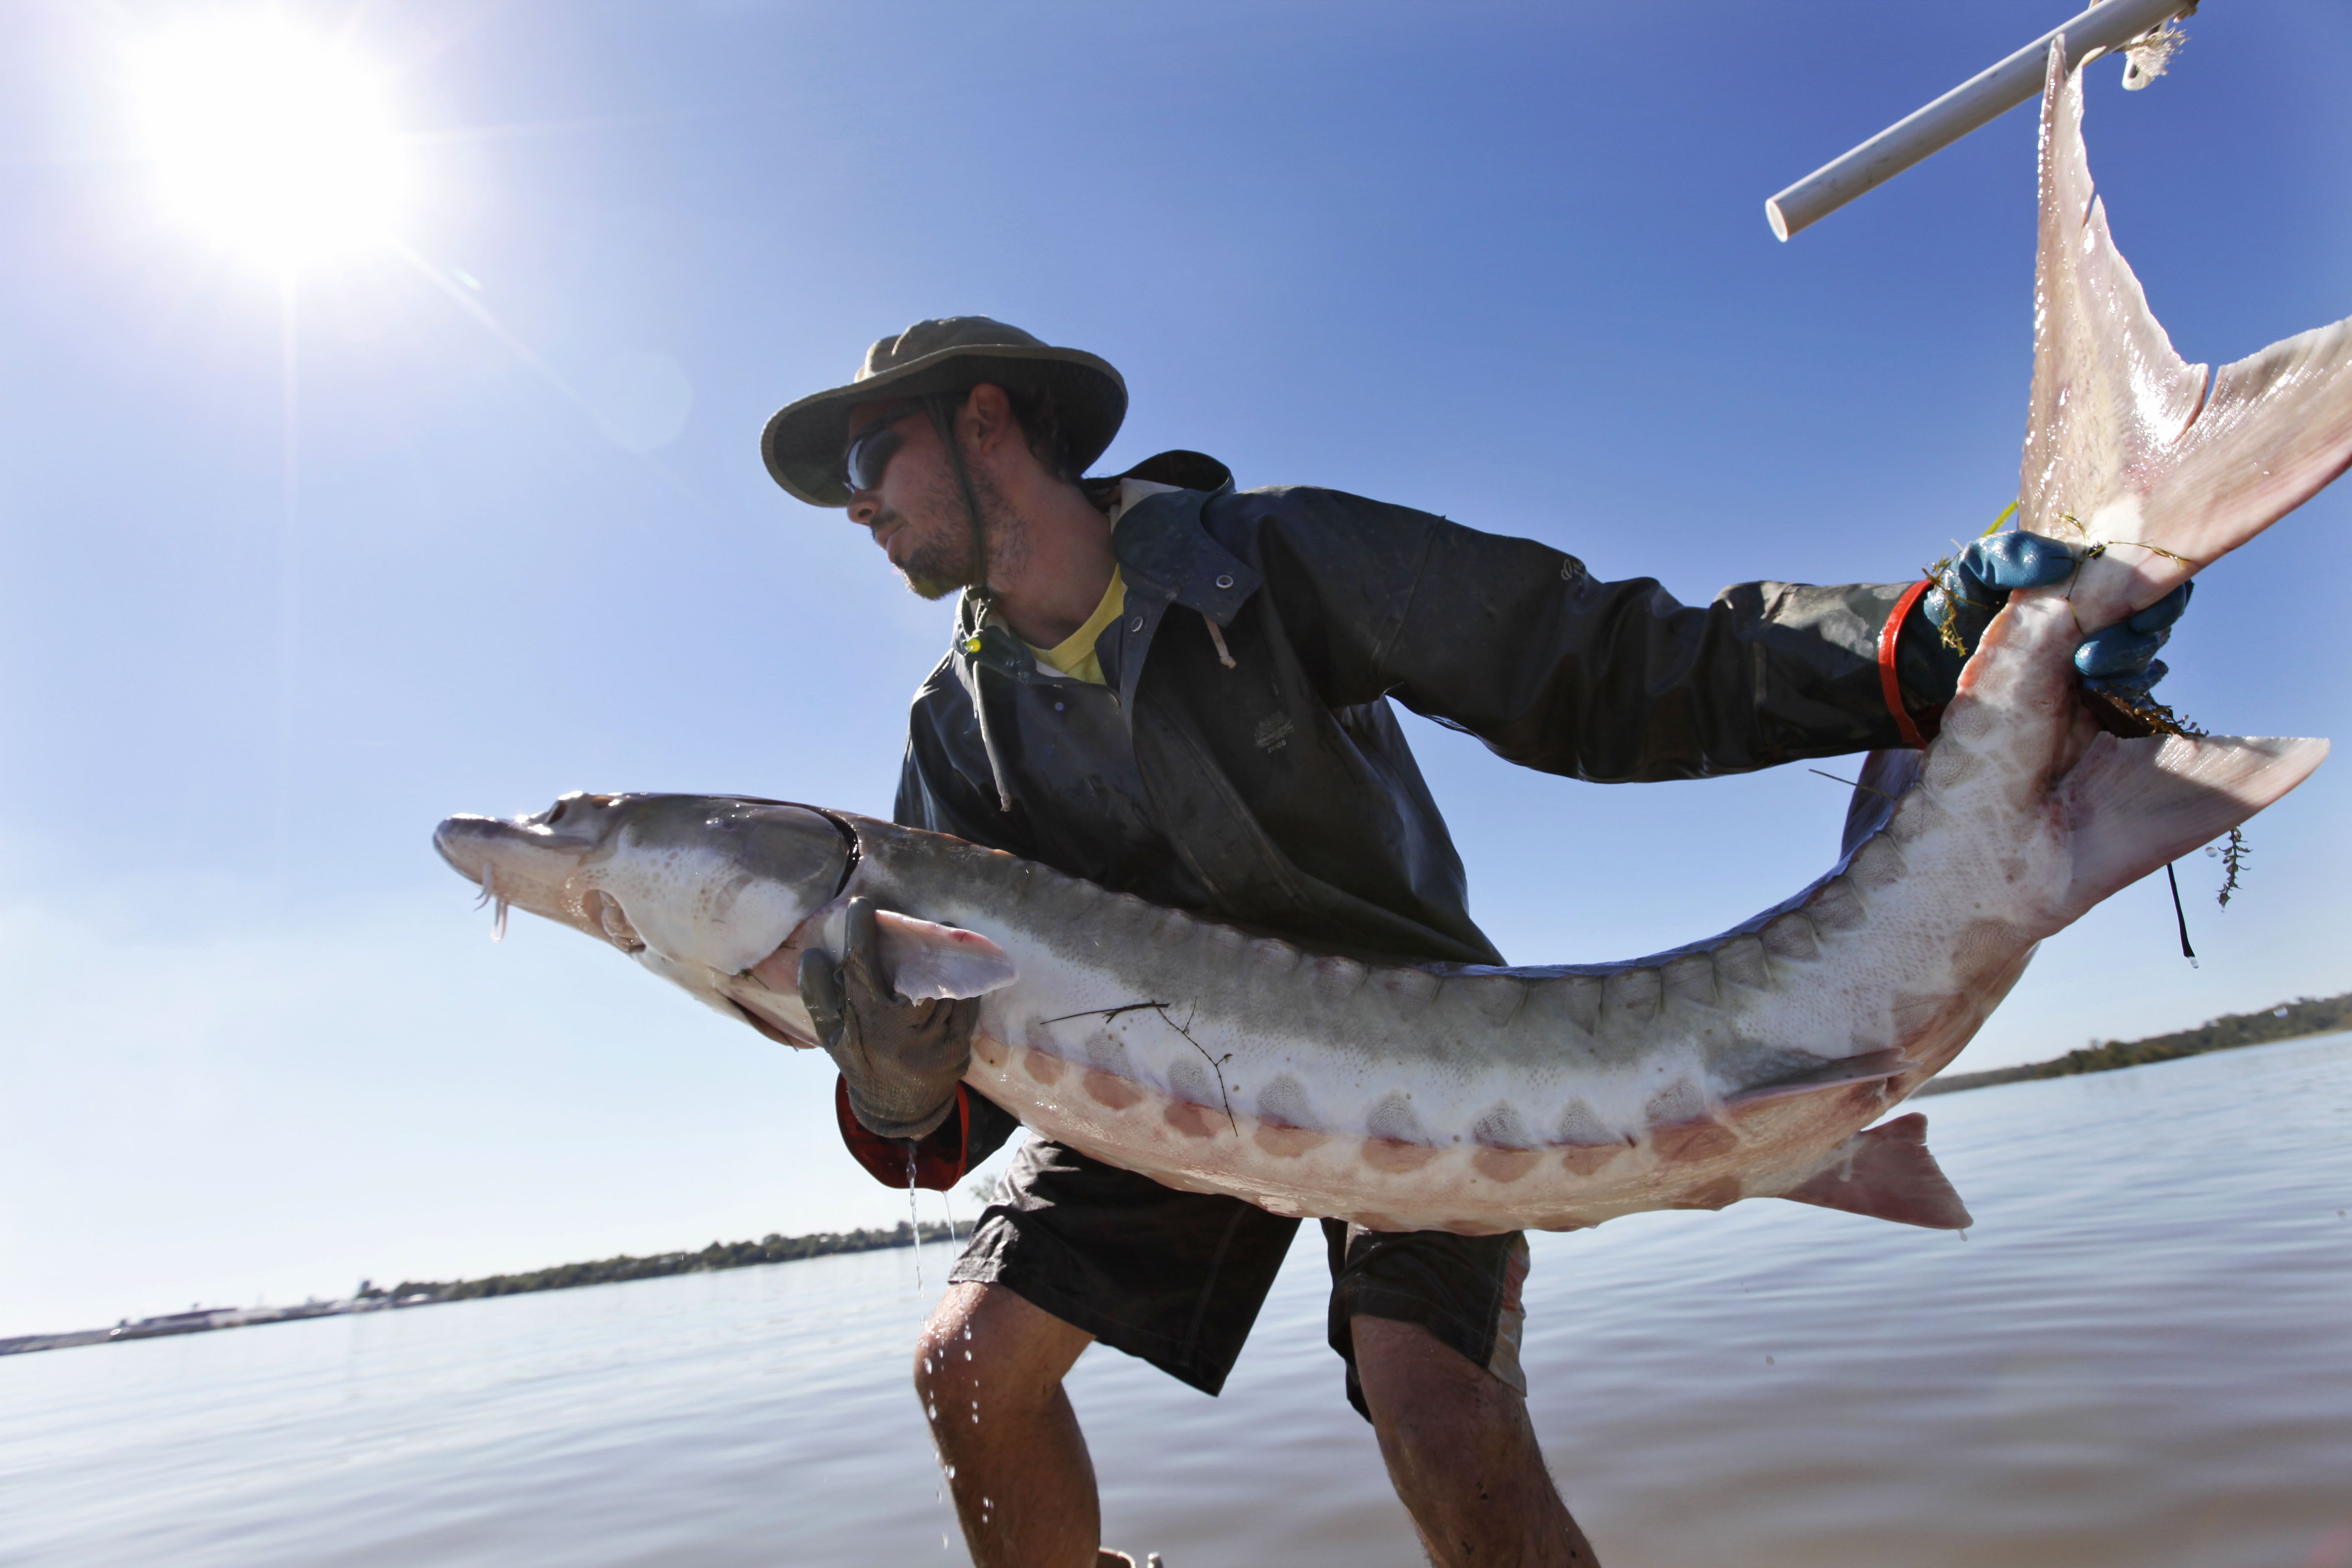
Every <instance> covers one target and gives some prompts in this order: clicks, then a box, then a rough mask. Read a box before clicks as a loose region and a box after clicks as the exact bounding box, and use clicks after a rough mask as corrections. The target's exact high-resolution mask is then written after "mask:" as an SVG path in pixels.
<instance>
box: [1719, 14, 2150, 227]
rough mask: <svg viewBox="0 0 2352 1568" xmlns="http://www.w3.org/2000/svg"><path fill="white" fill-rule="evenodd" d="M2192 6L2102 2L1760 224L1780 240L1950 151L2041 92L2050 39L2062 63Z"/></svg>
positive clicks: (1878, 140)
mask: <svg viewBox="0 0 2352 1568" xmlns="http://www.w3.org/2000/svg"><path fill="white" fill-rule="evenodd" d="M2195 9H2197V0H2104V4H2101V5H2094V6H2092V7H2091V8H2090V9H2089V10H2087V11H2085V12H2084V13H2083V14H2082V15H2081V16H2077V17H2075V18H2074V20H2073V21H2071V22H2068V23H2067V24H2066V25H2065V26H2061V27H2053V28H2052V29H2051V30H2050V31H2049V32H2047V33H2044V34H2042V37H2038V38H2036V39H2034V40H2033V42H2032V43H2030V44H2028V45H2026V46H2025V47H2023V48H2021V49H2020V50H2018V51H2017V53H2015V54H2013V55H2011V56H2010V57H2009V58H2007V59H2005V60H2003V61H2001V62H2000V64H1999V65H1997V66H1994V67H1992V68H1990V69H1989V70H1983V71H1979V72H1978V73H1977V74H1976V75H1975V76H1972V77H1970V78H1969V79H1968V80H1966V81H1964V82H1962V83H1961V84H1960V85H1959V86H1958V87H1956V88H1954V89H1952V90H1951V91H1949V92H1948V93H1946V94H1945V95H1944V96H1943V97H1941V98H1939V99H1937V100H1936V101H1935V102H1933V103H1931V104H1929V105H1927V108H1925V109H1922V110H1918V111H1917V112H1916V113H1914V114H1911V115H1909V116H1907V117H1906V118H1905V119H1902V120H1898V121H1895V123H1894V124H1892V125H1890V126H1888V127H1887V128H1886V129H1885V130H1884V131H1882V132H1879V133H1878V134H1877V135H1875V136H1874V137H1872V138H1871V139H1870V140H1869V141H1867V142H1864V143H1863V144H1862V145H1861V146H1859V147H1857V148H1855V149H1854V150H1853V152H1851V153H1847V154H1846V155H1845V156H1844V157H1843V158H1840V159H1838V160H1836V161H1835V162H1833V163H1824V164H1822V166H1821V167H1820V168H1818V169H1816V170H1814V171H1813V172H1812V173H1811V174H1807V175H1806V176H1805V177H1804V178H1803V179H1801V180H1799V181H1798V182H1797V183H1796V184H1793V185H1790V187H1789V188H1788V189H1787V190H1785V191H1782V192H1781V193H1780V195H1777V196H1774V197H1773V198H1772V199H1771V200H1770V201H1768V202H1766V203H1765V204H1764V221H1765V222H1767V223H1769V224H1770V225H1771V226H1772V232H1773V233H1774V234H1775V235H1777V236H1778V237H1780V238H1781V239H1784V240H1785V239H1787V238H1788V237H1790V235H1792V234H1794V233H1796V232H1797V231H1798V230H1799V229H1801V228H1803V227H1805V226H1807V225H1809V224H1811V223H1814V222H1817V221H1818V220H1820V219H1822V218H1823V217H1826V216H1829V215H1830V214H1831V213H1833V212H1835V211H1837V209H1838V208H1840V207H1842V206H1843V205H1845V204H1846V203H1848V202H1850V201H1852V200H1853V198H1854V197H1856V196H1858V195H1862V194H1863V193H1864V191H1867V190H1871V189H1874V188H1875V187H1876V186H1879V185H1883V184H1885V183H1886V182H1887V181H1889V180H1891V179H1893V178H1894V177H1895V175H1897V174H1901V173H1902V172H1903V171H1904V170H1906V169H1907V168H1909V167H1910V166H1911V165H1912V164H1914V163H1917V162H1918V161H1919V160H1920V159H1922V158H1925V157H1926V156H1927V154H1928V153H1934V152H1937V151H1938V150H1940V149H1942V148H1945V147H1948V146H1950V145H1951V144H1952V143H1953V142H1957V141H1958V140H1959V139H1960V138H1961V137H1963V136H1965V135H1967V134H1968V133H1969V132H1971V131H1974V130H1975V129H1976V128H1977V127H1978V126H1979V125H1982V124H1984V123H1985V122H1986V121H1990V120H1992V119H1993V118H1995V117H1996V116H1998V115H2000V114H2003V113H2006V112H2007V111H2008V110H2012V109H2014V108H2016V107H2017V106H2018V105H2019V104H2021V103H2023V102H2024V101H2025V100H2027V99H2029V98H2032V96H2033V95H2034V94H2036V93H2038V92H2040V91H2041V90H2042V79H2043V78H2044V77H2045V76H2047V75H2048V73H2049V69H2050V40H2051V39H2053V38H2054V37H2057V36H2058V35H2059V34H2061V33H2063V34H2065V35H2066V63H2067V65H2068V66H2070V67H2072V66H2075V65H2079V64H2081V63H2082V59H2083V57H2084V55H2087V54H2089V53H2090V52H2091V51H2092V50H2094V49H2112V48H2114V47H2116V46H2117V45H2118V44H2127V43H2129V42H2131V41H2132V40H2133V39H2134V38H2137V37H2141V36H2142V35H2144V34H2147V33H2152V32H2154V31H2155V30H2156V29H2157V28H2158V27H2160V26H2163V25H2164V24H2165V23H2166V22H2168V21H2169V20H2171V19H2172V18H2173V17H2175V16H2187V15H2188V14H2189V12H2191V11H2194V10H2195Z"/></svg>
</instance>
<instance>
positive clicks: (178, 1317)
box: [0, 1219, 960, 1355]
mask: <svg viewBox="0 0 2352 1568" xmlns="http://www.w3.org/2000/svg"><path fill="white" fill-rule="evenodd" d="M919 1234H920V1237H921V1239H923V1240H925V1241H952V1240H957V1239H960V1237H958V1236H957V1235H956V1233H955V1231H954V1229H953V1228H952V1227H951V1226H946V1225H940V1224H926V1225H924V1226H922V1227H921V1231H920V1233H919ZM917 1235H918V1232H917V1230H916V1227H915V1226H913V1225H912V1224H911V1223H910V1222H908V1221H907V1220H903V1219H902V1220H900V1221H899V1222H898V1224H897V1225H896V1226H892V1227H890V1228H889V1229H887V1230H842V1231H835V1230H827V1231H819V1232H818V1233H816V1234H815V1235H814V1236H776V1235H772V1234H771V1235H768V1236H764V1237H761V1238H760V1239H759V1240H757V1241H735V1242H723V1241H714V1242H712V1243H711V1244H710V1245H709V1247H704V1248H703V1249H702V1250H701V1251H699V1252H657V1253H656V1254H654V1255H653V1256H652V1257H650V1258H630V1257H626V1256H623V1257H619V1258H601V1259H599V1260H597V1261H596V1262H593V1263H559V1264H557V1265H556V1266H555V1267H554V1268H534V1269H531V1270H530V1271H528V1272H526V1273H521V1274H491V1275H488V1276H485V1277H484V1278H482V1279H451V1280H439V1279H426V1280H415V1279H404V1280H402V1281H401V1282H400V1283H399V1284H397V1285H395V1286H394V1287H393V1288H392V1289H389V1290H383V1289H376V1288H375V1287H374V1286H373V1285H371V1284H369V1283H368V1282H367V1281H366V1280H364V1279H362V1280H361V1281H360V1289H359V1290H358V1292H357V1293H356V1294H354V1295H352V1296H348V1297H345V1298H343V1299H341V1300H333V1301H319V1300H311V1301H306V1302H304V1303H302V1304H301V1305H300V1306H299V1307H194V1308H191V1309H190V1310H187V1311H184V1312H171V1313H167V1314H165V1315H164V1316H163V1317H159V1318H142V1319H140V1320H139V1321H136V1322H133V1321H131V1320H130V1319H128V1318H126V1319H124V1320H123V1321H121V1322H119V1323H117V1324H115V1325H114V1327H112V1328H110V1329H81V1330H77V1331H73V1332H71V1333H63V1334H23V1335H19V1336H18V1337H16V1338H15V1339H5V1340H0V1355H25V1354H28V1353H30V1352H34V1351H58V1350H68V1349H71V1348H72V1347H73V1346H76V1345H100V1344H111V1343H113V1342H116V1341H118V1340H153V1339H163V1338H165V1337H167V1336H170V1335H174V1334H201V1333H208V1332H210V1331H213V1330H215V1329H243V1328H250V1327H252V1326H253V1325H255V1324H257V1323H290V1322H297V1321H302V1320H304V1319H308V1318H336V1317H343V1316H347V1315H349V1314H351V1313H353V1312H383V1311H404V1310H407V1309H409V1308H412V1307H436V1306H439V1305H440V1304H441V1303H442V1302H444V1301H471V1300H477V1299H478V1298H481V1297H485V1296H521V1295H528V1294H530V1293H531V1292H532V1291H537V1290H569V1289H573V1288H575V1287H577V1286H582V1285H614V1284H618V1283H620V1282H621V1281H623V1280H626V1279H662V1278H664V1277H665V1276H667V1275H671V1274H712V1273H716V1272H718V1271H719V1270H720V1269H724V1268H756V1267H758V1266H759V1265H761V1264H763V1263H795V1262H798V1261H799V1260H800V1259H802V1258H831V1257H834V1256H835V1255H837V1254H841V1253H848V1252H883V1251H887V1250H888V1249H890V1248H892V1247H912V1246H914V1245H915V1241H916V1238H917Z"/></svg>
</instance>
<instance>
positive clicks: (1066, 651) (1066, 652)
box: [1021, 479, 1176, 686]
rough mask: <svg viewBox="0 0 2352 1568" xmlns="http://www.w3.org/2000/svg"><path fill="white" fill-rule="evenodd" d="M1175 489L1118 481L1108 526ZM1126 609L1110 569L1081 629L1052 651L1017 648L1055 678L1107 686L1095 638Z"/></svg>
mask: <svg viewBox="0 0 2352 1568" xmlns="http://www.w3.org/2000/svg"><path fill="white" fill-rule="evenodd" d="M1175 488H1176V487H1175V486H1174V485H1162V484H1155V483H1153V482H1152V481H1151V480H1150V479H1121V480H1120V481H1119V484H1118V500H1117V501H1116V502H1114V503H1113V504H1112V506H1111V509H1110V521H1111V526H1112V527H1113V528H1117V527H1118V520H1119V519H1120V518H1122V517H1124V516H1126V515H1127V509H1128V508H1129V507H1131V506H1133V505H1134V504H1135V503H1136V502H1137V501H1139V500H1142V499H1143V498H1144V497H1145V496H1152V495H1158V494H1160V492H1161V491H1163V490H1172V489H1175ZM1126 608H1127V579H1126V578H1124V577H1122V576H1120V575H1119V572H1118V567H1117V566H1116V565H1114V566H1113V567H1112V568H1111V569H1110V586H1109V587H1108V588H1105V589H1104V590H1103V596H1102V603H1101V604H1099V605H1096V606H1095V613H1094V614H1093V615H1091V616H1087V624H1086V625H1085V626H1080V627H1079V628H1078V629H1077V630H1076V631H1074V632H1072V633H1071V634H1070V635H1069V636H1068V637H1064V638H1063V639H1062V640H1061V641H1060V642H1058V643H1056V644H1055V646H1053V647H1038V646H1037V645H1036V644H1034V643H1032V642H1027V641H1024V642H1023V643H1022V645H1021V646H1022V647H1025V648H1027V649H1028V650H1029V652H1030V653H1031V654H1032V655H1033V656H1034V658H1036V660H1037V662H1038V663H1039V664H1042V665H1044V666H1045V668H1048V669H1050V670H1053V671H1054V672H1055V673H1056V674H1058V675H1066V676H1068V677H1070V678H1071V679H1073V680H1083V681H1085V682H1087V684H1088V685H1090V686H1102V685H1105V684H1108V683H1107V682H1106V681H1104V679H1103V671H1102V660H1101V659H1100V658H1097V657H1096V655H1095V638H1097V637H1100V636H1102V634H1103V630H1104V628H1105V627H1107V626H1109V625H1110V624H1111V622H1113V621H1115V620H1117V619H1118V617H1119V613H1120V612H1121V611H1123V610H1125V609H1126Z"/></svg>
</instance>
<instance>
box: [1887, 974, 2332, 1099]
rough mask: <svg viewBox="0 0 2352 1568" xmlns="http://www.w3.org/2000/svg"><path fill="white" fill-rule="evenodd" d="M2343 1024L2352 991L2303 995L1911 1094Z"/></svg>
mask: <svg viewBox="0 0 2352 1568" xmlns="http://www.w3.org/2000/svg"><path fill="white" fill-rule="evenodd" d="M2343 1029H2352V993H2347V994H2344V995H2341V996H2322V997H2316V998H2314V997H2310V996H2298V997H2297V998H2295V999H2294V1001H2292V1002H2282V1003H2280V1004H2279V1005H2277V1006H2275V1007H2265V1008H2263V1010H2262V1011H2261V1012H2259V1013H2225V1014H2223V1015H2222V1016H2221V1017H2219V1018H2214V1019H2211V1020H2210V1021H2209V1022H2206V1023H2203V1024H2200V1025H2199V1026H2197V1027H2195V1028H2193V1029H2182V1030H2179V1031H2178V1032H2177V1033H2174V1034H2169V1035H2150V1036H2148V1037H2147V1038H2146V1039H2140V1040H2107V1041H2105V1042H2100V1041H2094V1042H2092V1043H2091V1044H2090V1045H2088V1046H2086V1047H2084V1048H2083V1049H2081V1050H2079V1051H2068V1052H2067V1053H2066V1054H2065V1055H2064V1056H2063V1057H2053V1058H2051V1059H2050V1060H2048V1061H2044V1062H2027V1063H2026V1064H2024V1065H2023V1066H2022V1067H2013V1068H1992V1069H1991V1070H1990V1071H1987V1072H1958V1073H1948V1074H1946V1075H1945V1076H1943V1077H1942V1078H1937V1079H1928V1080H1927V1082H1926V1083H1924V1084H1921V1085H1920V1086H1919V1087H1918V1088H1917V1089H1914V1090H1913V1091H1912V1096H1911V1097H1912V1098H1913V1099H1914V1100H1916V1099H1917V1098H1918V1097H1919V1096H1921V1095H1923V1094H1957V1093H1958V1092H1959V1091H1960V1090H1962V1089H1990V1088H1991V1087H1993V1086H1994V1085H1995V1084H2002V1083H2024V1082H2027V1081H2029V1080H2031V1079H2042V1078H2074V1077H2075V1076H2077V1075H2078V1074H2082V1073H2086V1072H2113V1071H2115V1070H2116V1068H2137V1067H2146V1066H2147V1065H2148V1064H2149V1063H2151V1062H2168V1061H2177V1060H2179V1058H2182V1057H2199V1056H2203V1055H2204V1054H2205V1053H2206V1052H2208V1051H2231V1050H2236V1049H2237V1048H2238V1047H2241V1046H2267V1045H2273V1044H2275V1043H2276V1042H2278V1041H2280V1040H2299V1039H2303V1038H2305V1037H2307V1036H2311V1035H2332V1034H2335V1033H2336V1032H2337V1031H2338V1030H2343Z"/></svg>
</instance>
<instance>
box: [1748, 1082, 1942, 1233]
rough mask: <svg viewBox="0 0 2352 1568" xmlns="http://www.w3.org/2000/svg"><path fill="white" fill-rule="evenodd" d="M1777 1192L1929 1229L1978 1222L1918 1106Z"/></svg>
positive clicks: (1859, 1136)
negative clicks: (1931, 1146)
mask: <svg viewBox="0 0 2352 1568" xmlns="http://www.w3.org/2000/svg"><path fill="white" fill-rule="evenodd" d="M1773 1195H1774V1196H1775V1197H1783V1198H1786V1199H1788V1200H1789V1201H1790V1203H1794V1204H1811V1205H1814V1206H1815V1207H1817V1208H1825V1209H1843V1210H1844V1211H1845V1212H1846V1213H1848V1214H1858V1215H1865V1216H1867V1217H1868V1218H1871V1219H1885V1220H1893V1221H1894V1222H1895V1224H1897V1225H1916V1226H1925V1227H1926V1228H1927V1229H1929V1230H1966V1229H1968V1227H1969V1226H1970V1225H1972V1224H1974V1223H1975V1221H1973V1220H1972V1219H1970V1218H1969V1206H1968V1205H1966V1204H1964V1203H1962V1202H1961V1201H1960V1194H1958V1193H1957V1192H1954V1191H1953V1190H1952V1184H1951V1182H1950V1181H1949V1180H1948V1178H1947V1177H1946V1176H1945V1174H1944V1171H1943V1167H1942V1166H1940V1165H1938V1164H1937V1163H1936V1156H1935V1155H1933V1154H1930V1153H1929V1152H1927V1118H1926V1117H1924V1116H1922V1115H1920V1114H1919V1113H1918V1112H1917V1111H1916V1110H1915V1111H1913V1112H1912V1113H1911V1114H1910V1115H1908V1116H1898V1117H1896V1118H1895V1120H1894V1121H1887V1122H1883V1123H1881V1124H1880V1125H1878V1126H1876V1127H1874V1128H1872V1129H1870V1131H1867V1132H1857V1133H1855V1134H1854V1135H1853V1137H1851V1138H1849V1139H1847V1140H1846V1141H1845V1142H1844V1143H1843V1145H1842V1146H1841V1147H1840V1148H1839V1150H1838V1152H1837V1155H1836V1161H1835V1163H1833V1164H1832V1165H1831V1166H1830V1167H1829V1168H1828V1169H1826V1170H1824V1171H1822V1172H1821V1173H1819V1174H1817V1175H1814V1176H1811V1177H1810V1178H1808V1179H1807V1180H1805V1181H1804V1182H1801V1183H1800V1184H1798V1185H1796V1186H1793V1187H1791V1188H1790V1189H1789V1190H1788V1191H1787V1192H1785V1193H1776V1194H1773Z"/></svg>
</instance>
